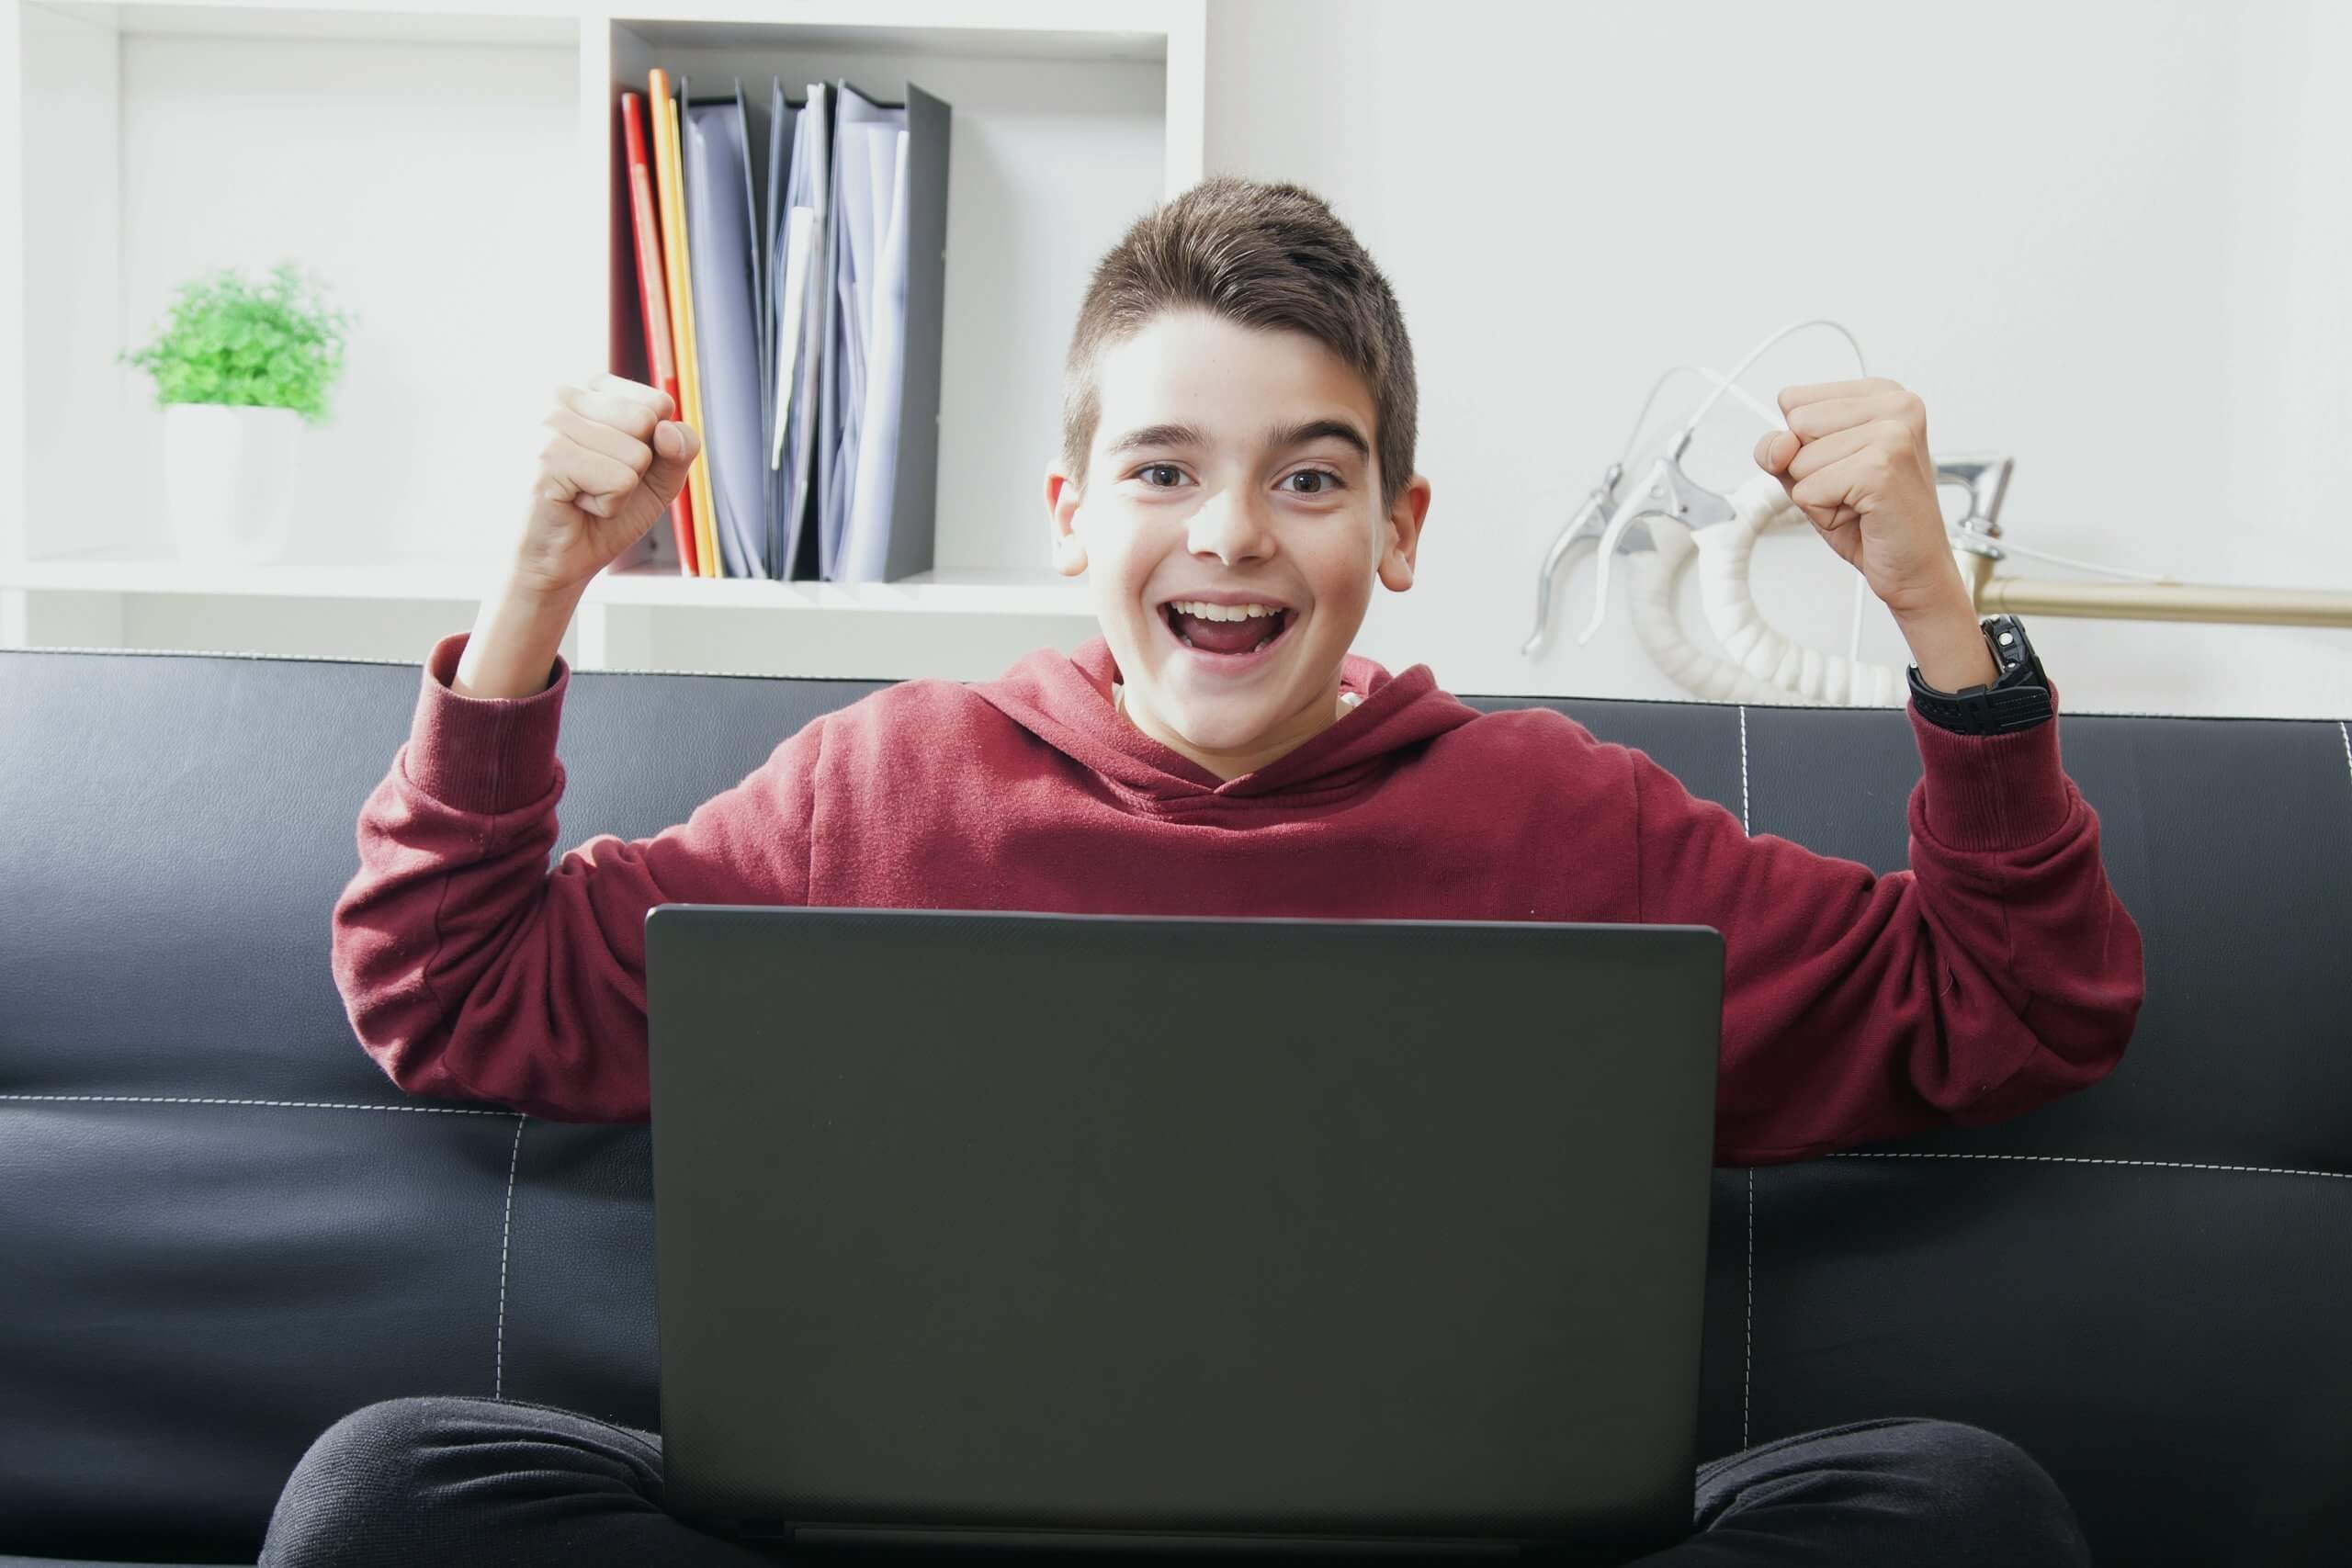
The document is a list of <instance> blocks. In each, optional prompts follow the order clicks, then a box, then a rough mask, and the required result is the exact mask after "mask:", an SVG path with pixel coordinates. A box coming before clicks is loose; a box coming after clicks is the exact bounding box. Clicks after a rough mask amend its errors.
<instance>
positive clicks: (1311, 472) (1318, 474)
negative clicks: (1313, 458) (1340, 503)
mask: <svg viewBox="0 0 2352 1568" xmlns="http://www.w3.org/2000/svg"><path fill="white" fill-rule="evenodd" d="M1291 479H1319V480H1320V481H1322V482H1321V483H1319V484H1317V485H1316V486H1315V488H1314V489H1312V490H1295V491H1292V492H1291V493H1292V494H1293V495H1328V494H1329V493H1330V492H1331V491H1335V490H1337V489H1339V487H1340V476H1339V475H1337V474H1335V473H1333V472H1332V471H1331V470H1330V469H1329V468H1301V469H1299V470H1298V472H1296V473H1295V474H1293V475H1291V476H1290V479H1284V480H1283V483H1284V484H1288V483H1290V480H1291Z"/></svg>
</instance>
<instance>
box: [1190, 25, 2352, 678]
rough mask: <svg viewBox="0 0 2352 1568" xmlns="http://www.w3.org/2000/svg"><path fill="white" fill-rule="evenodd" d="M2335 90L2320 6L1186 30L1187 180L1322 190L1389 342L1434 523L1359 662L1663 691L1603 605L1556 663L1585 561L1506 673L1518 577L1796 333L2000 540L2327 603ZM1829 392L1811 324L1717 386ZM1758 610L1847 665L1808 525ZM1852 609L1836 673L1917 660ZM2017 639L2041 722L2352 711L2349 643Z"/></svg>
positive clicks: (1704, 466)
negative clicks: (1683, 413) (1982, 468)
mask: <svg viewBox="0 0 2352 1568" xmlns="http://www.w3.org/2000/svg"><path fill="white" fill-rule="evenodd" d="M2346 68H2352V7H2347V6H2338V5H2335V4H2334V0H2261V3H2260V4H2257V5H2251V6H2244V7H2235V6H2230V7H2224V6H2210V5H2202V4H2197V3H2194V0H2151V3H2146V4H2140V5H2135V6H2130V7H2128V8H2127V7H2124V6H2052V5H2049V4H2047V3H2046V0H2045V3H2036V4H2030V5H2029V4H2018V3H2017V0H1977V3H1972V4H1970V5H1967V6H1959V5H1956V4H1952V3H1951V0H1945V3H1943V4H1939V5H1936V6H1932V7H1925V6H1922V7H1902V8H1897V7H1888V6H1883V5H1865V4H1858V3H1851V0H1838V3H1834V4H1817V5H1808V6H1802V7H1790V6H1754V5H1747V4H1736V3H1733V0H1713V3H1710V4H1705V5H1700V6H1688V5H1686V6H1634V5H1630V4H1620V5H1608V6H1600V5H1591V6H1585V5H1578V6H1529V5H1525V4H1523V3H1515V4H1488V3H1485V0H1450V3H1449V4H1447V5H1446V6H1442V7H1437V6H1429V5H1417V4H1405V3H1397V0H1385V3H1370V0H1212V5H1211V9H1210V17H1209V51H1208V110H1207V120H1208V144H1207V167H1208V170H1209V172H1211V173H1213V174H1215V173H1237V174H1244V175H1255V176H1258V177H1261V178H1282V179H1291V180H1295V181H1297V182H1299V183H1300V184H1303V185H1306V186H1309V187H1311V188H1313V189H1315V190H1316V191H1317V192H1319V193H1320V194H1322V195H1323V196H1324V197H1327V198H1329V200H1330V202H1331V203H1332V205H1333V207H1334V208H1335V209H1337V211H1338V212H1339V214H1340V217H1341V218H1342V219H1343V220H1346V221H1347V222H1348V223H1349V224H1350V225H1351V227H1352V228H1353V229H1354V231H1355V232H1356V233H1357V235H1358V236H1359V237H1360V238H1361V239H1362V240H1363V243H1364V244H1365V245H1366V247H1367V248H1368V249H1369V250H1370V251H1371V252H1372V254H1373V255H1374V258H1375V259H1376V260H1377V261H1378V262H1379V264H1380V265H1381V266H1382V268H1383V270H1384V271H1385V272H1386V273H1387V275H1388V276H1389V278H1390V280H1391V282H1392V283H1393V284H1394V285H1395V287H1396V288H1397V294H1398V297H1399V299H1400V301H1401V303H1402V305H1403V307H1404V310H1405V314H1406V318H1407V321H1408V325H1409V326H1410V328H1411V331H1412V334H1413V346H1414V352H1415V354H1416V355H1417V357H1418V360H1419V371H1420V399H1421V404H1420V407H1421V417H1420V446H1419V454H1418V457H1419V468H1420V469H1421V471H1422V472H1423V473H1425V474H1427V475H1429V476H1430V479H1431V482H1432V485H1433V488H1434V499H1433V503H1432V506H1431V509H1430V518H1429V523H1428V528H1427V533H1426V536H1425V542H1424V545H1423V553H1422V557H1421V571H1420V577H1419V582H1418V583H1417V584H1416V586H1415V587H1414V589H1413V590H1412V591H1411V592H1409V593H1408V594H1406V595H1394V594H1390V593H1387V592H1385V591H1382V592H1378V593H1376V595H1375V603H1374V609H1373V612H1372V614H1371V616H1370V617H1369V619H1368V620H1367V622H1366V625H1365V628H1364V632H1363V636H1362V637H1361V638H1360V639H1359V642H1358V648H1359V650H1360V651H1362V652H1364V653H1366V654H1368V655H1370V656H1372V657H1374V658H1376V659H1379V660H1382V661H1383V662H1384V663H1386V664H1388V665H1389V666H1390V667H1391V668H1401V667H1403V666H1405V665H1407V664H1410V663H1414V662H1420V661H1426V662H1428V663H1430V665H1431V666H1432V667H1433V669H1434V670H1435V671H1436V672H1437V675H1438V678H1439V680H1440V682H1442V683H1443V684H1445V685H1447V686H1449V687H1450V688H1452V689H1453V690H1456V691H1464V692H1496V693H1501V692H1550V693H1576V694H1607V695H1631V696H1678V695H1682V694H1683V693H1681V691H1680V690H1679V688H1678V687H1676V686H1675V685H1674V684H1673V683H1672V682H1669V681H1668V679H1667V678H1666V677H1665V676H1664V675H1663V674H1662V673H1661V672H1660V671H1657V669H1656V668H1655V667H1654V666H1652V665H1651V664H1650V663H1649V661H1648V660H1647V658H1646V657H1645V655H1644V654H1643V652H1642V651H1641V649H1640V648H1639V646H1638V644H1637V643H1636V642H1635V640H1634V636H1633V633H1632V628H1631V626H1629V624H1628V622H1627V618H1626V615H1625V612H1624V607H1623V597H1622V591H1621V590H1619V589H1618V588H1617V587H1616V585H1615V584H1614V583H1612V587H1611V592H1612V594H1613V595H1615V596H1616V598H1617V603H1616V604H1614V605H1613V606H1612V609H1611V616H1610V619H1609V621H1608V623H1607V624H1606V625H1605V626H1603V627H1602V629H1601V631H1600V634H1599V635H1598V636H1597V637H1595V638H1594V639H1593V641H1592V642H1591V643H1590V644H1589V645H1587V646H1585V647H1583V648H1578V647H1577V646H1576V645H1575V643H1574V640H1573V637H1572V635H1571V634H1570V633H1569V632H1568V631H1567V630H1566V629H1565V628H1566V627H1568V626H1577V627H1580V626H1582V624H1583V622H1584V620H1585V618H1586V617H1587V616H1588V615H1589V612H1590V604H1591V593H1592V581H1593V573H1592V557H1591V552H1590V550H1589V548H1588V549H1585V550H1583V551H1582V552H1581V554H1580V557H1579V560H1578V564H1577V565H1576V566H1575V567H1573V568H1571V569H1570V570H1569V571H1568V572H1567V573H1566V574H1565V578H1564V586H1565V587H1566V589H1567V590H1568V591H1569V599H1568V603H1567V604H1566V605H1564V606H1562V607H1561V608H1560V610H1559V612H1558V615H1557V620H1556V622H1555V625H1556V626H1559V627H1561V628H1563V629H1561V630H1559V631H1558V632H1557V633H1556V634H1555V639H1554V642H1553V644H1552V646H1551V647H1550V648H1549V649H1546V651H1545V653H1544V655H1543V656H1542V657H1541V658H1540V659H1537V660H1526V659H1522V658H1521V655H1520V653H1519V651H1518V650H1519V647H1520V644H1521V641H1522V640H1523V639H1524V638H1525V637H1526V636H1527V633H1528V631H1529V629H1530V627H1531V626H1532V619H1533V607H1534V581H1535V570H1536V567H1537V564H1538V563H1539V561H1540V560H1541V559H1542V557H1543V553H1544V547H1545V546H1546V544H1547V543H1548V542H1549V540H1550V538H1551V537H1552V536H1553V535H1554V534H1555V532H1556V531H1557V529H1558V528H1559V526H1560V525H1561V524H1562V523H1563V522H1564V521H1565V520H1566V517H1567V516H1568V514H1569V513H1570V511H1571V509H1572V508H1573V507H1574V506H1575V504H1576V503H1577V502H1578V501H1579V500H1580V499H1581V498H1582V496H1583V495H1584V493H1585V492H1586V491H1587V490H1589V487H1590V486H1591V485H1592V483H1593V482H1594V480H1595V479H1597V478H1598V477H1599V475H1600V470H1601V469H1602V468H1604V467H1606V465H1607V464H1608V463H1609V462H1610V461H1611V459H1613V458H1614V457H1616V456H1617V453H1618V450H1619V448H1620V447H1621V446H1623V443H1624V441H1625V439H1626V436H1627V434H1628V430H1629V427H1630V425H1631V423H1632V422H1633V418H1634V412H1635V410H1636V408H1637V406H1638V404H1639V401H1640V400H1641V397H1642V395H1643V393H1644V392H1645V390H1646V389H1647V388H1648V386H1649V384H1650V381H1651V380H1652V378H1655V377H1656V376H1657V374H1658V373H1659V372H1660V371H1662V370H1664V369H1665V368H1666V367H1668V366H1670V365H1673V364H1677V363H1683V362H1696V363H1705V364H1712V365H1714V366H1716V367H1719V368H1725V369H1728V368H1729V367H1731V366H1732V365H1734V364H1736V362H1737V360H1738V359H1739V358H1740V357H1741V356H1742V355H1745V354H1746V353H1747V349H1748V348H1749V347H1750V346H1751V345H1752V344H1755V343H1756V342H1757V341H1758V340H1759V339H1761V338H1762V337H1763V336H1764V335H1765V334H1766V333H1770V332H1771V331H1772V330H1774V329H1776V328H1778V327H1780V326H1781V325H1783V324H1785V323H1787V322H1790V321H1797V320H1801V319H1803V318H1805V317H1809V316H1830V317H1834V318H1836V319H1838V320H1839V321H1843V322H1845V323H1846V325H1847V326H1849V328H1850V329H1851V330H1852V331H1853V332H1854V333H1855V334H1856V336H1857V337H1859V338H1860V342H1861V345H1862V348H1863V350H1864V352H1865V354H1866V355H1868V357H1869V368H1870V371H1871V373H1872V374H1874V375H1883V376H1891V377H1893V378H1896V379H1897V380H1900V381H1902V382H1903V383H1904V384H1905V385H1906V386H1908V387H1911V388H1913V389H1916V390H1917V391H1918V392H1919V393H1920V394H1921V395H1922V396H1923V397H1924V398H1925V399H1926V400H1927V403H1928V427H1929V436H1930V443H1931V445H1932V446H1933V447H1934V448H1935V449H1936V450H1937V451H1939V452H1940V453H1946V454H1950V453H1956V452H1962V451H1967V450H1972V449H1990V450H1995V451H2002V452H2007V453H2009V454H2011V455H2013V456H2014V457H2016V458H2017V469H2016V473H2015V476H2014V478H2013V479H2012V482H2011V485H2010V489H2009V494H2008V499H2007V504H2006V505H2005V507H2004V509H2003V513H2002V516H2001V522H2002V524H2003V526H2004V530H2005V533H2006V534H2007V536H2009V537H2010V538H2012V539H2014V540H2015V541H2017V542H2018V543H2019V544H2022V545H2027V546H2030V547H2039V548H2041V549H2045V550H2049V551H2052V552H2055V553H2057V554H2059V555H2062V556H2066V557H2071V558H2075V559H2082V560H2091V561H2097V562H2100V563H2104V564H2108V565H2111V566H2115V567H2119V568H2122V569H2125V570H2135V571H2139V572H2143V573H2147V574H2155V573H2169V574H2170V575H2172V576H2175V577H2177V578H2181V579H2185V580H2188V581H2212V582H2232V583H2245V584H2256V585H2296V586H2326V587H2332V588H2338V589H2352V524H2348V523H2347V520H2346V510H2347V508H2346V505H2345V502H2344V494H2345V478H2346V476H2345V475H2344V473H2343V460H2344V457H2345V456H2346V445H2347V444H2346V439H2345V434H2346V432H2347V431H2352V375H2347V371H2346V358H2347V355H2352V311H2348V310H2347V308H2346V290H2347V289H2352V102H2348V101H2347V100H2346V97H2345V96H2344V95H2342V94H2341V93H2340V92H2337V91H2335V90H2333V89H2332V88H2331V87H2330V85H2329V84H2330V83H2332V82H2340V81H2341V80H2343V78H2344V74H2345V72H2346ZM1854 373H1855V372H1854V370H1853V368H1852V358H1851V354H1850V351H1849V349H1848V348H1847V346H1846V344H1844V342H1843V340H1841V339H1839V338H1838V337H1837V336H1836V335H1835V334H1834V333H1826V332H1820V331H1815V332H1813V333H1805V334H1804V335H1802V336H1800V337H1798V338H1794V339H1792V340H1791V341H1789V342H1788V343H1786V344H1783V345H1781V347H1780V348H1777V349H1775V350H1774V351H1772V352H1771V353H1770V354H1769V355H1766V356H1765V358H1764V359H1763V360H1762V361H1760V362H1759V363H1758V366H1757V367H1756V368H1755V369H1754V370H1753V371H1752V372H1751V373H1750V374H1749V376H1748V377H1747V384H1748V385H1749V386H1750V387H1751V388H1752V389H1755V390H1756V391H1757V392H1758V395H1759V397H1761V398H1763V399H1764V400H1768V401H1769V400H1770V396H1771V395H1772V393H1773V392H1775V391H1777V390H1778V389H1779V388H1781V387H1782V386H1784V385H1788V384H1790V383H1792V382H1800V381H1813V380H1825V379H1832V378H1844V377H1846V376H1849V375H1852V374H1854ZM1680 385H1681V386H1682V388H1683V389H1685V391H1684V393H1683V395H1684V396H1686V397H1687V396H1689V395H1690V394H1689V392H1688V389H1690V388H1691V387H1692V386H1693V385H1695V384H1694V383H1692V382H1691V381H1689V380H1687V379H1686V380H1684V381H1683V382H1682V383H1680ZM1674 395H1675V394H1674V392H1673V391H1672V389H1669V393H1668V396H1669V397H1671V396H1674ZM1759 429H1760V426H1758V425H1757V424H1755V423H1753V421H1752V420H1749V419H1748V418H1747V416H1745V415H1738V414H1736V413H1735V412H1734V411H1733V410H1732V409H1731V408H1730V407H1729V405H1727V404H1726V405H1719V407H1718V410H1717V412H1716V413H1715V414H1713V415H1712V416H1711V417H1710V420H1709V429H1708V433H1707V435H1706V437H1705V438H1704V439H1702V444H1701V445H1700V446H1698V447H1696V448H1694V450H1693V453H1692V456H1691V462H1690V466H1691V470H1692V472H1693V475H1694V477H1696V478H1698V479H1701V480H1702V482H1707V483H1710V484H1719V485H1723V486H1725V487H1728V485H1730V484H1731V483H1734V482H1736V480H1738V479H1742V478H1744V477H1746V476H1747V474H1750V473H1753V472H1754V468H1753V465H1752V463H1751V462H1750V460H1749V458H1748V457H1747V450H1748V448H1749V446H1751V445H1752V444H1753V441H1754V437H1755V435H1756V434H1757V433H1758V430H1759ZM1958 507H1959V498H1958V496H1957V495H1956V494H1951V493H1948V496H1947V511H1948V513H1950V514H1951V515H1954V516H1956V515H1957V514H1958ZM2002 570H2004V571H2005V572H2006V573H2008V574H2010V575H2018V576H2035V577H2079V576H2083V575H2085V574H2083V573H2079V572H2076V571H2075V570H2072V569H2069V568H2065V567H2059V566H2052V565H2049V564H2046V563H2037V562H2031V561H2026V560H2023V559H2020V558H2012V559H2011V560H2010V561H2008V562H2007V563H2005V564H2004V566H2003V569H2002ZM1755 581H1756V585H1757V594H1758V602H1759V604H1761V605H1762V606H1763V607H1764V609H1765V611H1766V613H1767V614H1768V615H1770V617H1771V618H1772V619H1774V620H1775V621H1776V622H1777V623H1778V624H1780V625H1781V626H1783V627H1784V628H1785V629H1787V630H1788V631H1790V633H1791V634H1792V636H1795V637H1798V638H1799V639H1800V640H1802V641H1805V642H1810V643H1812V644H1813V645H1815V646H1816V647H1819V648H1822V649H1827V650H1835V651H1843V650H1844V649H1845V648H1846V647H1847V639H1848V633H1849V624H1850V616H1851V606H1852V603H1853V598H1852V584H1853V582H1854V581H1855V576H1854V573H1853V570H1852V569H1851V568H1849V567H1848V566H1846V565H1845V563H1844V562H1842V561H1841V560H1839V559H1838V558H1837V557H1836V556H1835V555H1834V554H1833V553H1831V552H1830V550H1829V549H1828V548H1827V547H1826V545H1824V544H1823V543H1822V542H1821V541H1820V540H1819V539H1818V537H1816V536H1814V535H1813V533H1812V531H1811V530H1810V529H1809V528H1805V529H1796V530H1786V529H1783V530H1777V531H1775V532H1774V533H1772V534H1769V535H1767V536H1766V537H1765V539H1764V540H1763V542H1762V544H1761V545H1760V546H1759V547H1758V552H1757V567H1756V579H1755ZM1696 588H1697V584H1696V582H1695V581H1691V580H1686V581H1685V583H1684V591H1685V592H1684V599H1683V608H1684V617H1683V618H1684V622H1685V625H1686V626H1690V627H1691V628H1692V629H1693V630H1694V632H1696V633H1697V635H1699V636H1700V637H1702V638H1704V637H1705V635H1706V634H1705V630H1704V624H1703V621H1702V619H1701V617H1700V615H1699V612H1698V602H1697V594H1696ZM1868 609H1869V611H1870V615H1869V616H1868V618H1867V620H1866V622H1865V628H1864V634H1863V639H1862V645H1861V650H1862V653H1863V654H1864V656H1865V657H1868V658H1873V659H1877V660H1883V661H1887V662H1901V661H1905V660H1907V658H1908V655H1907V651H1906V649H1905V647H1904V644H1903V642H1902V639H1901V637H1900V636H1899V634H1898V633H1897V632H1896V631H1895V629H1894V624H1893V622H1892V621H1891V620H1889V619H1888V618H1887V617H1886V615H1885V614H1884V612H1883V609H1882V608H1881V607H1879V606H1878V605H1877V604H1876V603H1875V602H1874V601H1873V602H1871V604H1870V605H1869V606H1868ZM2028 624H2029V626H2030V629H2031V631H2032V633H2033V636H2034V640H2035V643H2036V646H2037V647H2038V648H2039V649H2041V652H2042V655H2043V659H2044V661H2045V663H2046V664H2048V666H2049V667H2050V669H2051V671H2052V676H2053V678H2055V679H2056V680H2057V681H2058V682H2059V683H2060V685H2061V687H2062V688H2063V690H2064V694H2065V703H2066V706H2067V707H2068V708H2069V709H2070V710H2072V711H2078V712H2093V711H2109V712H2113V711H2123V712H2164V713H2211V714H2282V715H2316V716H2328V717H2336V716H2345V715H2347V714H2352V629H2341V630H2339V629H2333V628H2294V627H2267V626H2266V627H2252V626H2204V625H2199V624H2194V623H2169V624H2167V623H2154V622H2131V621H2114V620H2090V619H2081V618H2060V617H2055V616H2050V615H2041V616H2034V617H2029V619H2028Z"/></svg>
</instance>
